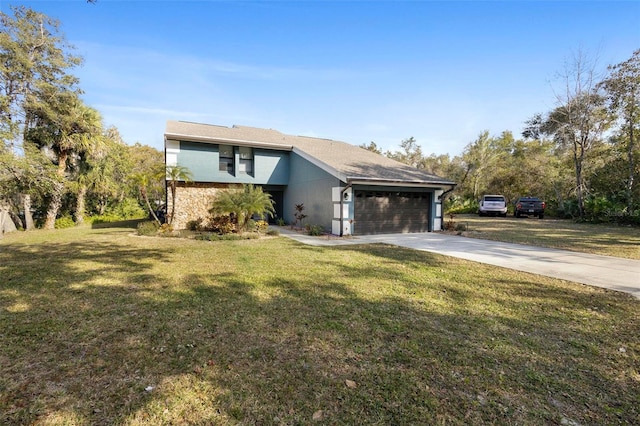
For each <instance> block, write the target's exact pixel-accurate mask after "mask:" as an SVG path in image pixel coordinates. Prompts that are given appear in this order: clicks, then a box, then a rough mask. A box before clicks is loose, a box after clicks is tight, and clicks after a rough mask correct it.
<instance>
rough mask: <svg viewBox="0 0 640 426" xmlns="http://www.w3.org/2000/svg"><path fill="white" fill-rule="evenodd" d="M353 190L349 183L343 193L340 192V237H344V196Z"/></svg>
mask: <svg viewBox="0 0 640 426" xmlns="http://www.w3.org/2000/svg"><path fill="white" fill-rule="evenodd" d="M349 188H351V184H350V183H348V184H347V186H345V187H344V188H343V189H342V191H340V236H341V237H343V236H344V235H343V234H344V224H343V223H342V222H343V221H344V207H343V206H344V194H345V193H346V192H347V190H348V189H349Z"/></svg>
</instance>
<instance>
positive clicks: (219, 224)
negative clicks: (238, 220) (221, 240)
mask: <svg viewBox="0 0 640 426" xmlns="http://www.w3.org/2000/svg"><path fill="white" fill-rule="evenodd" d="M205 229H206V230H208V231H212V232H215V233H218V234H222V235H225V234H231V233H233V232H235V230H236V224H235V223H233V221H232V220H231V217H230V216H228V215H227V216H214V217H213V218H211V221H209V224H208V226H206V227H205Z"/></svg>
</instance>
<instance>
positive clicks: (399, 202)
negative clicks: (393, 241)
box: [354, 191, 431, 235]
mask: <svg viewBox="0 0 640 426" xmlns="http://www.w3.org/2000/svg"><path fill="white" fill-rule="evenodd" d="M430 207H431V193H429V192H385V191H355V206H354V208H355V212H354V216H355V218H354V219H355V226H354V234H356V235H370V234H393V233H401V232H427V231H429V217H430V214H429V213H430V212H429V209H430Z"/></svg>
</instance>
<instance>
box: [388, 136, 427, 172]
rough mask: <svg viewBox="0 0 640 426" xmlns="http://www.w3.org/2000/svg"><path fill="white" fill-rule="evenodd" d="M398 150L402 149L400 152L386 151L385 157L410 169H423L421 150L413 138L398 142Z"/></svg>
mask: <svg viewBox="0 0 640 426" xmlns="http://www.w3.org/2000/svg"><path fill="white" fill-rule="evenodd" d="M400 148H402V151H396V152H391V151H387V153H386V154H385V155H386V156H387V157H389V158H391V159H393V160H396V161H400V162H401V163H405V164H408V165H410V166H411V167H415V168H418V169H424V164H423V159H424V157H423V155H422V148H421V147H420V145H418V142H416V140H415V138H414V137H413V136H412V137H410V138H409V139H405V140H403V141H402V142H400Z"/></svg>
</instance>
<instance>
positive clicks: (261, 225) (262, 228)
mask: <svg viewBox="0 0 640 426" xmlns="http://www.w3.org/2000/svg"><path fill="white" fill-rule="evenodd" d="M267 229H269V224H268V223H267V221H266V220H258V221H257V222H256V223H255V230H256V232H258V233H259V234H264V233H265V232H267Z"/></svg>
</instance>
